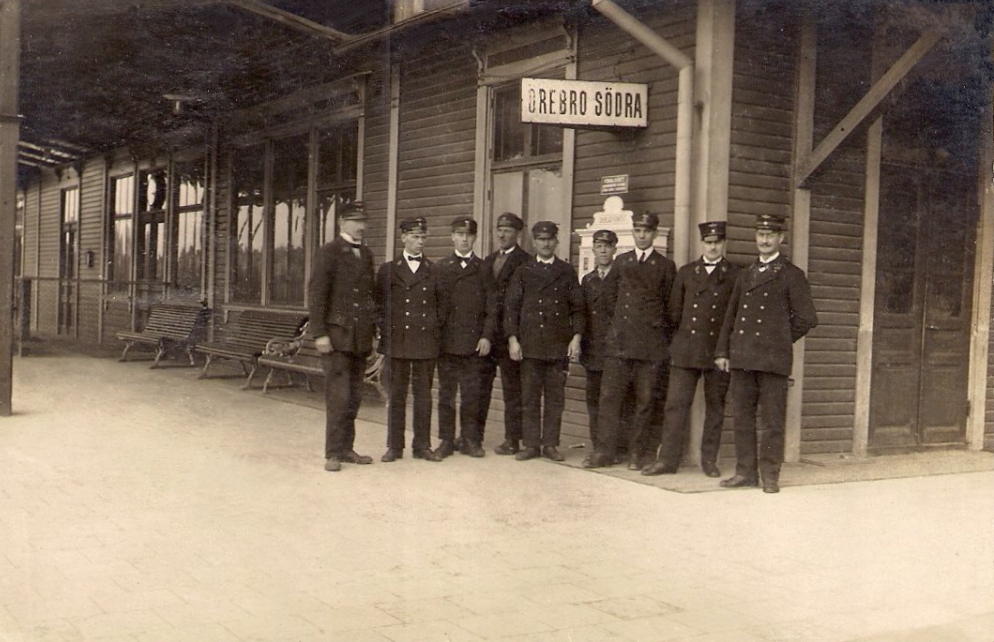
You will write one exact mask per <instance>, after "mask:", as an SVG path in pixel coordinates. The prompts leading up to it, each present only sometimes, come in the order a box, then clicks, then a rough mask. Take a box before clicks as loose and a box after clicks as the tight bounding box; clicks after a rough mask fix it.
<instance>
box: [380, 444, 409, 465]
mask: <svg viewBox="0 0 994 642" xmlns="http://www.w3.org/2000/svg"><path fill="white" fill-rule="evenodd" d="M403 457H404V451H403V450H402V449H400V448H387V451H386V452H385V453H383V456H382V457H380V461H382V462H386V463H390V462H392V461H397V460H398V459H402V458H403Z"/></svg>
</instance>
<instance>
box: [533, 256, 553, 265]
mask: <svg viewBox="0 0 994 642" xmlns="http://www.w3.org/2000/svg"><path fill="white" fill-rule="evenodd" d="M535 258H536V259H538V262H539V263H545V264H546V265H552V264H553V263H555V262H556V257H554V256H553V257H550V258H548V259H543V258H542V257H541V256H538V255H536V256H535Z"/></svg>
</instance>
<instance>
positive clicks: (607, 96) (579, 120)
mask: <svg viewBox="0 0 994 642" xmlns="http://www.w3.org/2000/svg"><path fill="white" fill-rule="evenodd" d="M648 110H649V85H643V84H638V83H630V82H614V83H611V82H591V81H587V80H555V79H552V78H522V79H521V122H523V123H539V124H548V125H564V126H566V127H583V126H586V127H646V126H648V124H649V119H648Z"/></svg>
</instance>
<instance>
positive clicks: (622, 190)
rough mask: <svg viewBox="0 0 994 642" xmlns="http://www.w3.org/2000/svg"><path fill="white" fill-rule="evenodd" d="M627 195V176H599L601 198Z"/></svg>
mask: <svg viewBox="0 0 994 642" xmlns="http://www.w3.org/2000/svg"><path fill="white" fill-rule="evenodd" d="M627 193H628V174H617V175H615V176H601V196H609V195H611V194H627Z"/></svg>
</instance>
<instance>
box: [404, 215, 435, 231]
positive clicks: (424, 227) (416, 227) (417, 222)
mask: <svg viewBox="0 0 994 642" xmlns="http://www.w3.org/2000/svg"><path fill="white" fill-rule="evenodd" d="M400 231H401V232H421V233H422V234H424V233H426V232H427V231H428V221H426V220H425V219H424V218H423V217H421V216H415V217H413V218H405V219H404V220H403V221H401V222H400Z"/></svg>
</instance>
